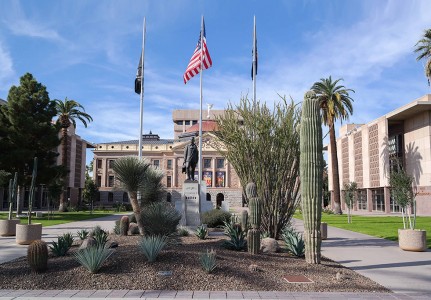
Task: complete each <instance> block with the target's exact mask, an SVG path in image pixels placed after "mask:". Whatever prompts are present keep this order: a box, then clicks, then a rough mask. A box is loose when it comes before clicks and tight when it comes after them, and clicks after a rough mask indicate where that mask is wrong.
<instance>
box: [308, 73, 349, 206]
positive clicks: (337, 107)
mask: <svg viewBox="0 0 431 300" xmlns="http://www.w3.org/2000/svg"><path fill="white" fill-rule="evenodd" d="M342 80H343V79H342V78H340V79H337V80H335V81H332V78H331V76H329V78H321V79H320V81H318V82H315V83H314V84H313V86H312V87H311V89H312V90H313V91H314V92H315V93H316V95H317V97H318V98H319V101H320V109H321V110H322V119H323V124H325V125H326V126H328V127H329V141H330V145H331V164H332V186H333V189H334V211H335V213H336V214H342V211H341V201H340V179H339V177H340V176H339V173H338V156H337V143H336V138H335V127H334V124H335V121H336V120H337V119H341V120H346V119H348V118H349V115H351V114H353V107H352V102H353V99H352V98H351V97H350V95H349V92H353V93H354V92H355V91H354V90H352V89H347V88H346V87H345V86H343V85H337V84H338V82H340V81H342Z"/></svg>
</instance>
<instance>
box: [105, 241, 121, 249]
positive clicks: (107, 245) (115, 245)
mask: <svg viewBox="0 0 431 300" xmlns="http://www.w3.org/2000/svg"><path fill="white" fill-rule="evenodd" d="M117 247H118V243H117V242H107V243H106V245H105V248H117Z"/></svg>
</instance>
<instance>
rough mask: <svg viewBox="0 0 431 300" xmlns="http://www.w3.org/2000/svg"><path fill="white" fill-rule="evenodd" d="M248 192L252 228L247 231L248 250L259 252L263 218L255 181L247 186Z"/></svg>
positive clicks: (253, 252) (252, 252)
mask: <svg viewBox="0 0 431 300" xmlns="http://www.w3.org/2000/svg"><path fill="white" fill-rule="evenodd" d="M246 194H247V198H248V208H249V210H250V214H249V224H250V227H251V230H249V231H248V233H247V245H248V252H249V253H251V254H258V253H259V249H260V224H261V218H262V202H261V200H260V199H259V198H258V196H257V188H256V184H255V183H254V182H250V183H248V184H247V186H246Z"/></svg>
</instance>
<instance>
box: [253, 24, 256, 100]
mask: <svg viewBox="0 0 431 300" xmlns="http://www.w3.org/2000/svg"><path fill="white" fill-rule="evenodd" d="M253 104H256V16H254V27H253Z"/></svg>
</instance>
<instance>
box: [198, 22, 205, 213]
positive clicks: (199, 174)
mask: <svg viewBox="0 0 431 300" xmlns="http://www.w3.org/2000/svg"><path fill="white" fill-rule="evenodd" d="M203 35H204V16H203V15H202V21H201V66H200V67H201V74H200V108H199V164H198V169H199V173H198V183H199V187H200V186H201V181H202V179H201V178H202V75H203V73H204V68H203V52H204V43H203ZM200 205H201V195H200V189H199V211H200Z"/></svg>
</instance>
